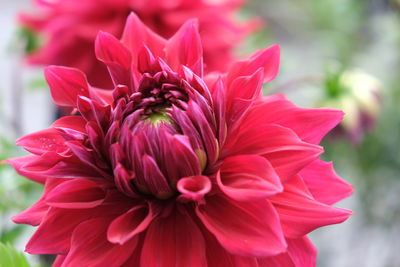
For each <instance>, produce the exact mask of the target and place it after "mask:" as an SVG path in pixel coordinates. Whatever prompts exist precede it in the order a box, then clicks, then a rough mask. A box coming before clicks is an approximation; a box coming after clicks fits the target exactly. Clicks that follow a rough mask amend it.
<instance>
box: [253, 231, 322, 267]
mask: <svg viewBox="0 0 400 267" xmlns="http://www.w3.org/2000/svg"><path fill="white" fill-rule="evenodd" d="M287 243H288V248H287V252H286V253H282V254H280V255H278V256H274V257H269V258H264V259H258V266H259V267H283V266H284V267H315V266H316V264H317V249H316V248H315V247H314V245H313V244H312V243H311V242H310V240H309V239H308V238H307V237H301V238H298V239H287Z"/></svg>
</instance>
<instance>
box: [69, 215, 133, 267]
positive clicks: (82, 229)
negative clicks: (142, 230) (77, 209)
mask: <svg viewBox="0 0 400 267" xmlns="http://www.w3.org/2000/svg"><path fill="white" fill-rule="evenodd" d="M109 224H110V218H96V219H91V220H87V221H85V222H83V223H81V224H80V225H79V226H78V227H77V228H76V229H75V230H74V232H73V234H72V240H71V250H70V251H69V252H68V255H67V257H66V258H65V261H64V263H63V267H76V266H121V265H122V264H123V263H124V262H125V261H126V260H127V259H128V258H129V257H130V256H131V255H132V252H133V251H134V250H135V247H136V245H137V241H138V240H137V239H136V238H134V239H131V240H130V241H129V242H127V243H125V244H124V245H116V244H113V243H110V242H108V240H107V236H106V233H107V227H108V226H109Z"/></svg>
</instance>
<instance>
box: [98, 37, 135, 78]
mask: <svg viewBox="0 0 400 267" xmlns="http://www.w3.org/2000/svg"><path fill="white" fill-rule="evenodd" d="M95 51H96V57H97V58H98V59H99V60H101V61H103V62H104V63H105V64H106V65H107V67H108V70H109V71H110V74H111V77H112V79H113V82H114V85H118V84H124V85H128V86H130V85H131V71H130V69H131V60H132V58H131V53H130V51H129V50H128V49H127V48H126V47H125V46H124V45H123V44H121V42H120V41H119V40H118V39H117V38H115V37H114V36H113V35H111V34H109V33H105V32H99V34H98V35H97V38H96V41H95Z"/></svg>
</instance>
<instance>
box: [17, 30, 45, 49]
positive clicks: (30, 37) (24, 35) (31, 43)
mask: <svg viewBox="0 0 400 267" xmlns="http://www.w3.org/2000/svg"><path fill="white" fill-rule="evenodd" d="M18 36H19V37H20V38H21V39H23V40H24V41H25V52H26V53H28V54H29V53H32V52H34V51H35V50H36V49H37V48H38V47H39V46H40V41H39V38H38V36H37V35H36V34H35V33H34V32H33V31H31V30H29V29H27V28H20V29H19V32H18Z"/></svg>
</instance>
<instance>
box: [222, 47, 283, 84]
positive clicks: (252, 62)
mask: <svg viewBox="0 0 400 267" xmlns="http://www.w3.org/2000/svg"><path fill="white" fill-rule="evenodd" d="M279 61H280V48H279V46H278V45H273V46H270V47H268V48H266V49H261V50H258V51H257V52H256V53H254V54H253V55H252V56H251V57H250V58H249V59H246V60H242V61H238V62H236V63H233V64H232V66H231V67H230V69H229V71H228V75H227V78H226V79H227V84H228V87H229V86H230V85H231V83H232V82H233V80H234V79H235V78H236V77H240V76H249V75H252V74H253V73H255V72H256V71H257V70H258V69H259V68H264V83H267V82H269V81H272V80H273V79H274V78H275V77H276V75H277V74H278V71H279Z"/></svg>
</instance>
